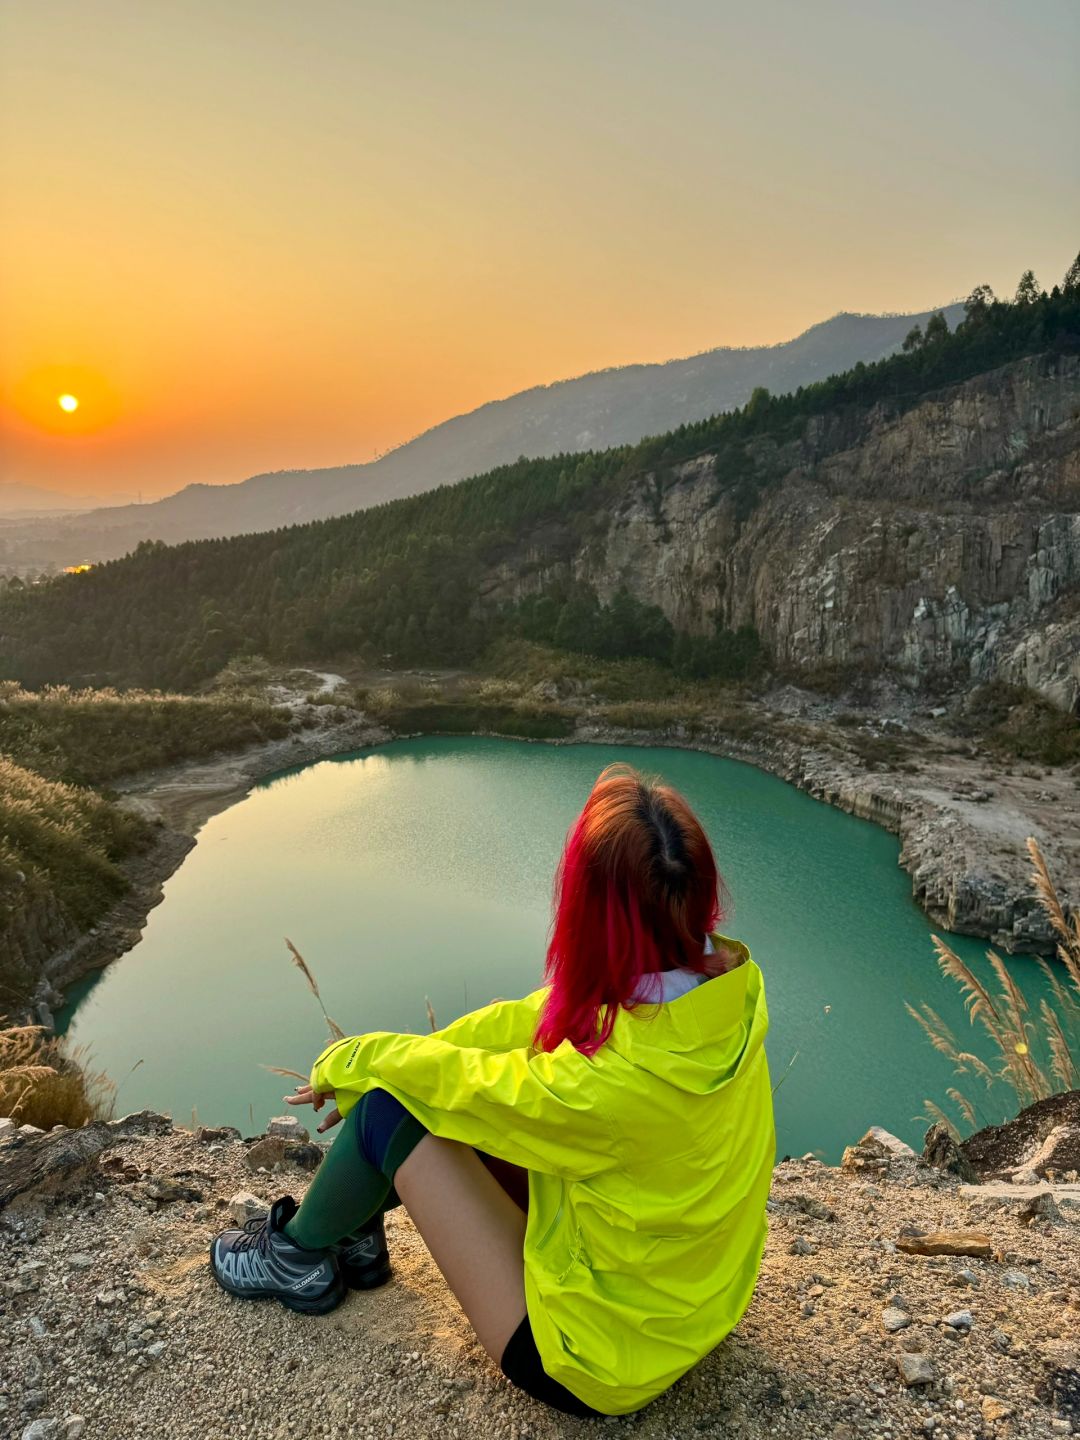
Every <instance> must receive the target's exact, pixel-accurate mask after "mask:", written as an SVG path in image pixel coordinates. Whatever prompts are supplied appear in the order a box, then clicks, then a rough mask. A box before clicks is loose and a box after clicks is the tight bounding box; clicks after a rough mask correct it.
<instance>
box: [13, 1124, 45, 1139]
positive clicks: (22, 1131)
mask: <svg viewBox="0 0 1080 1440" xmlns="http://www.w3.org/2000/svg"><path fill="white" fill-rule="evenodd" d="M17 1133H18V1134H19V1135H21V1136H22V1138H23V1139H24V1140H32V1139H33V1138H34V1136H35V1135H44V1134H45V1131H44V1130H42V1128H41V1126H40V1125H20V1126H19V1129H18V1132H17Z"/></svg>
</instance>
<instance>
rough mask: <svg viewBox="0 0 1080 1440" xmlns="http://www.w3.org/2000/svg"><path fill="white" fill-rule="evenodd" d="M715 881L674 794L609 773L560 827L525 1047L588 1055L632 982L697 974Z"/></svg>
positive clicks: (622, 768) (690, 815)
mask: <svg viewBox="0 0 1080 1440" xmlns="http://www.w3.org/2000/svg"><path fill="white" fill-rule="evenodd" d="M724 893H725V892H724V890H723V882H722V880H721V879H720V875H719V873H718V871H717V868H716V859H715V857H714V855H713V852H712V846H711V845H710V844H709V841H708V837H707V836H706V834H705V831H704V830H703V829H702V826H701V822H700V821H699V820H698V818H697V816H696V815H695V814H694V812H693V811H692V810H691V809H690V806H689V805H688V804H687V802H686V801H685V800H684V799H683V797H682V796H681V795H680V794H679V793H678V791H676V790H672V789H671V787H670V786H668V785H660V784H657V783H653V782H650V781H648V780H645V779H644V778H643V777H642V776H640V775H639V774H638V773H637V772H636V771H635V770H633V769H631V767H630V766H629V765H609V766H608V767H607V769H606V770H604V771H603V772H602V773H601V775H600V778H599V779H598V780H597V782H596V784H595V785H594V786H593V788H592V793H591V794H590V795H589V798H588V800H587V801H586V802H585V808H584V810H582V812H581V814H580V815H579V816H578V818H577V820H576V821H575V822H574V824H573V826H572V827H571V829H570V833H569V835H568V836H567V839H566V848H565V849H564V850H563V854H562V859H561V860H560V861H559V868H558V870H557V872H556V875H555V908H554V919H553V921H552V927H551V942H550V944H549V945H548V952H547V968H546V971H545V978H546V979H547V980H548V981H549V982H550V984H551V991H550V994H549V995H548V998H547V1000H546V1001H545V1002H544V1008H543V1011H542V1012H541V1015H540V1022H539V1024H538V1026H537V1028H536V1037H535V1043H536V1045H537V1047H538V1048H539V1049H541V1050H554V1049H555V1047H556V1046H557V1045H558V1044H560V1043H561V1042H562V1041H563V1040H570V1041H571V1042H572V1043H573V1044H574V1045H575V1046H576V1047H577V1049H578V1050H580V1051H581V1052H582V1054H583V1055H592V1054H594V1053H595V1052H596V1051H597V1050H599V1048H600V1046H601V1045H603V1043H604V1041H605V1040H607V1038H608V1036H609V1035H610V1034H611V1029H612V1026H613V1025H614V1023H615V1017H616V1015H617V1014H618V1011H619V1007H620V1006H622V1007H624V1008H630V1006H631V1003H632V1002H631V997H632V995H633V994H634V991H635V989H636V988H637V985H638V983H639V982H640V980H641V977H642V976H643V975H646V974H648V973H649V972H650V971H656V970H671V969H673V968H674V967H675V966H677V965H684V966H686V967H688V968H689V969H691V970H702V969H704V960H705V956H704V945H705V936H706V935H707V934H708V933H709V932H710V931H711V930H713V929H715V927H716V925H717V924H718V923H719V921H720V919H721V917H722V915H723V906H722V903H721V895H722V894H724Z"/></svg>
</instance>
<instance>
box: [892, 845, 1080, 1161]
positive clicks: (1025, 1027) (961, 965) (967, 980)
mask: <svg viewBox="0 0 1080 1440" xmlns="http://www.w3.org/2000/svg"><path fill="white" fill-rule="evenodd" d="M1027 849H1028V853H1029V855H1030V856H1031V859H1032V865H1033V871H1032V883H1033V886H1034V889H1035V893H1036V895H1037V896H1038V900H1039V904H1040V906H1041V907H1042V909H1043V910H1044V911H1045V913H1046V916H1047V919H1048V920H1049V922H1050V927H1051V929H1052V931H1053V932H1054V935H1055V936H1056V938H1057V942H1058V943H1057V958H1058V959H1059V960H1060V962H1061V968H1062V969H1063V971H1064V973H1063V974H1062V973H1060V971H1057V972H1056V971H1055V967H1053V966H1052V965H1050V964H1049V963H1048V962H1047V961H1046V960H1045V959H1043V958H1042V957H1040V958H1039V959H1038V961H1037V964H1038V965H1039V967H1040V969H1041V970H1042V973H1043V975H1044V976H1045V977H1046V979H1047V981H1048V983H1049V986H1050V996H1051V998H1044V999H1042V1000H1041V1001H1040V1003H1039V1007H1038V1013H1037V1015H1036V1016H1033V1015H1032V1014H1031V1009H1030V1007H1029V1005H1028V1002H1027V999H1026V997H1025V996H1024V994H1023V992H1022V990H1021V989H1020V987H1019V986H1018V985H1017V983H1016V980H1015V978H1014V976H1013V973H1012V971H1011V970H1010V969H1009V967H1008V965H1007V964H1006V963H1005V961H1004V960H1003V959H1002V958H1001V956H1000V955H998V954H996V953H995V952H994V951H993V950H990V951H988V952H987V961H988V963H989V965H990V968H991V971H992V972H993V975H994V979H995V981H996V982H997V983H996V988H997V994H993V993H992V992H991V990H990V988H989V987H988V986H987V985H986V984H985V983H984V981H983V980H982V979H980V977H979V976H978V975H977V974H976V973H975V971H974V970H973V969H972V967H971V966H970V965H968V964H967V963H966V961H964V960H962V959H961V958H960V956H959V955H957V953H956V952H955V950H953V949H952V948H951V947H950V946H949V945H947V944H946V943H945V941H944V940H942V939H940V938H939V937H938V936H937V935H935V936H933V937H932V938H933V942H934V950H935V952H936V954H937V962H938V966H939V968H940V970H941V973H942V974H943V975H945V976H947V977H948V978H949V979H950V980H952V981H953V982H954V983H955V984H957V985H958V986H959V987H960V990H961V992H962V994H963V996H964V1004H965V1007H966V1009H967V1014H968V1020H969V1022H970V1023H971V1025H972V1026H974V1027H976V1028H977V1029H981V1030H982V1031H983V1033H984V1034H985V1036H986V1038H987V1039H988V1040H989V1042H990V1043H991V1045H992V1046H993V1050H994V1052H995V1055H994V1058H993V1059H992V1060H990V1061H989V1062H988V1061H987V1060H985V1059H983V1058H982V1057H981V1056H979V1055H977V1054H975V1053H973V1052H972V1051H970V1050H962V1049H961V1048H960V1043H959V1041H958V1040H957V1038H956V1036H955V1035H954V1034H953V1032H952V1031H951V1030H950V1029H949V1027H948V1025H947V1024H946V1023H945V1021H944V1020H943V1019H942V1018H941V1016H940V1015H939V1014H938V1013H937V1012H936V1011H935V1010H934V1009H932V1008H931V1006H929V1005H927V1004H926V1003H925V1002H924V1003H923V1004H922V1005H921V1006H920V1007H919V1008H918V1009H916V1008H915V1007H913V1006H911V1005H906V1006H905V1008H906V1010H907V1012H908V1014H909V1015H910V1016H911V1017H912V1019H913V1020H915V1021H916V1022H917V1024H918V1025H919V1026H920V1027H921V1028H922V1031H923V1033H924V1034H925V1035H926V1037H927V1039H928V1040H929V1042H930V1044H931V1045H932V1046H933V1047H934V1049H935V1050H936V1051H938V1053H939V1054H941V1055H944V1056H946V1058H947V1059H949V1060H951V1061H952V1063H953V1065H954V1067H955V1070H956V1073H957V1074H959V1075H963V1074H974V1075H977V1076H978V1077H979V1078H980V1079H981V1080H983V1081H984V1083H985V1084H986V1087H987V1089H988V1090H989V1089H992V1088H993V1086H994V1085H995V1084H996V1083H997V1082H1001V1083H1003V1084H1004V1085H1005V1086H1007V1087H1008V1089H1009V1090H1010V1091H1011V1092H1012V1096H1013V1104H1016V1103H1018V1104H1019V1106H1020V1108H1023V1107H1025V1106H1027V1105H1031V1104H1033V1103H1034V1102H1035V1101H1036V1100H1043V1099H1045V1098H1046V1097H1047V1096H1048V1095H1053V1094H1055V1093H1056V1092H1057V1091H1059V1090H1070V1089H1072V1088H1074V1087H1075V1086H1076V1085H1077V1083H1078V1081H1080V913H1074V914H1072V915H1071V916H1070V915H1067V914H1066V912H1065V907H1064V906H1063V905H1062V903H1061V899H1060V897H1059V896H1058V893H1057V890H1056V889H1055V887H1054V882H1053V880H1052V878H1051V876H1050V872H1049V868H1048V867H1047V864H1046V860H1045V857H1044V856H1043V854H1042V851H1041V850H1040V849H1039V845H1038V842H1037V841H1035V840H1034V839H1029V840H1028V842H1027ZM1039 1053H1043V1054H1045V1055H1046V1056H1048V1064H1047V1065H1046V1066H1044V1065H1042V1064H1040V1062H1039V1060H1038V1058H1037V1054H1039ZM946 1093H947V1095H948V1097H949V1099H950V1100H951V1101H952V1102H953V1104H954V1105H955V1106H956V1107H957V1109H958V1110H959V1112H960V1114H961V1115H962V1117H963V1119H964V1121H965V1123H966V1124H968V1125H970V1126H974V1125H975V1123H976V1108H977V1107H976V1106H975V1105H973V1104H972V1102H971V1101H970V1100H969V1099H968V1097H967V1096H966V1095H964V1094H963V1093H962V1092H961V1091H960V1090H958V1089H956V1088H955V1087H952V1088H950V1089H949V1090H948V1091H947V1092H946ZM1011 1109H1012V1105H1010V1111H1011ZM924 1118H926V1119H929V1120H937V1121H940V1122H942V1123H944V1124H946V1125H947V1126H948V1127H949V1130H950V1132H951V1133H952V1134H953V1135H957V1134H958V1133H959V1132H958V1130H957V1127H956V1124H955V1122H954V1121H953V1120H951V1119H950V1118H949V1116H948V1115H946V1113H945V1112H944V1110H942V1108H941V1107H940V1106H939V1105H936V1104H934V1103H933V1102H932V1101H930V1100H928V1101H926V1115H925V1117H924Z"/></svg>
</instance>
